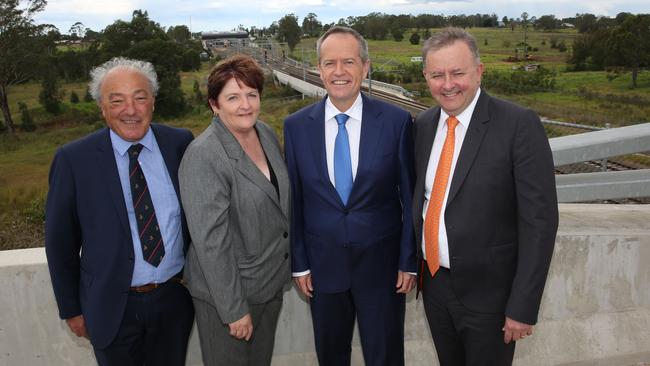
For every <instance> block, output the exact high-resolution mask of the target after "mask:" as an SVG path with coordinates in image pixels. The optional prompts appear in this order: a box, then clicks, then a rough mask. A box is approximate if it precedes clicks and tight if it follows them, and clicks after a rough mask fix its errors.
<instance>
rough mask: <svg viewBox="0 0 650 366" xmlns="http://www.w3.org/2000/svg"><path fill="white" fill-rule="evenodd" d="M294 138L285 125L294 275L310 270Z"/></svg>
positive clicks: (289, 127) (286, 122)
mask: <svg viewBox="0 0 650 366" xmlns="http://www.w3.org/2000/svg"><path fill="white" fill-rule="evenodd" d="M294 138H295V137H294V136H293V135H292V131H291V123H290V122H289V121H285V123H284V154H285V158H286V161H287V172H288V173H289V181H290V182H291V236H290V238H291V271H292V272H293V273H298V272H305V271H307V270H309V269H310V267H309V259H308V257H307V250H306V247H305V237H304V230H303V227H304V225H303V210H304V207H303V196H302V184H301V182H300V172H299V171H298V164H297V162H296V157H297V155H296V151H294V149H295V145H294Z"/></svg>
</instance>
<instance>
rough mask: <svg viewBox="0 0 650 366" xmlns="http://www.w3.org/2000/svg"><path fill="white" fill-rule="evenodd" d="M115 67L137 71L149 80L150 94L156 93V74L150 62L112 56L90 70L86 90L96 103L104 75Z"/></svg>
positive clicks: (99, 95) (99, 100) (100, 96)
mask: <svg viewBox="0 0 650 366" xmlns="http://www.w3.org/2000/svg"><path fill="white" fill-rule="evenodd" d="M116 69H126V70H130V71H135V72H139V73H140V74H142V75H143V76H144V77H146V78H147V80H149V86H150V87H151V94H152V95H153V96H154V97H155V96H156V95H157V94H158V76H157V75H156V70H155V69H154V67H153V65H152V64H151V62H147V61H140V60H133V59H129V58H124V57H114V58H112V59H110V60H108V61H106V62H104V63H103V64H101V65H99V66H97V67H95V68H94V69H92V70H91V71H90V82H89V83H88V91H89V92H90V95H91V96H92V97H93V99H94V100H95V101H96V102H97V103H100V102H101V100H102V95H101V89H102V83H103V82H104V79H105V78H106V75H108V74H109V73H110V72H111V71H113V70H116Z"/></svg>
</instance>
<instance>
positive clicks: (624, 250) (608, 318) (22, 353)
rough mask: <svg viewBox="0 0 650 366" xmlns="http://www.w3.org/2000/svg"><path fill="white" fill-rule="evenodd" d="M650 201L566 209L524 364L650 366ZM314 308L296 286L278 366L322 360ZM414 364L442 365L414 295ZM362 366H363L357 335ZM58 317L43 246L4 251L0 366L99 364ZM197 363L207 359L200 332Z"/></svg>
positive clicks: (518, 363) (408, 346)
mask: <svg viewBox="0 0 650 366" xmlns="http://www.w3.org/2000/svg"><path fill="white" fill-rule="evenodd" d="M649 222H650V206H648V205H645V206H644V205H637V206H619V205H560V230H559V232H558V237H557V240H556V250H555V253H554V256H553V261H552V264H551V269H550V273H549V278H548V281H547V285H546V290H545V293H544V297H543V300H542V307H541V311H540V318H539V323H538V324H537V326H536V327H535V334H534V335H533V336H532V337H530V338H527V339H526V340H525V341H521V342H519V343H518V344H517V351H516V353H515V362H514V365H515V366H542V365H544V366H546V365H548V366H551V365H557V366H587V365H589V366H592V365H593V366H650V290H649V288H650V287H649V285H650V265H648V263H650V225H649V224H648V223H649ZM313 350H314V345H313V335H312V327H311V320H310V315H309V306H308V304H307V302H306V301H305V300H304V299H302V298H301V297H300V296H298V293H297V291H296V290H295V289H294V288H293V287H290V286H287V291H286V292H285V296H284V305H283V309H282V313H281V315H280V321H279V325H278V330H277V337H276V345H275V354H274V359H273V363H272V365H273V366H293V365H296V366H310V365H317V361H316V356H315V354H314V351H313ZM405 351H406V365H409V366H425V365H426V366H437V365H438V363H437V361H436V355H435V350H434V347H433V344H432V342H431V336H430V334H429V329H428V327H427V325H426V320H425V318H424V310H423V306H422V301H421V300H420V299H417V300H416V299H415V297H414V296H413V294H410V295H409V296H408V297H407V307H406V324H405ZM352 359H353V363H352V364H353V365H354V366H357V365H363V357H362V355H361V349H360V346H359V342H358V337H357V336H356V335H355V339H354V342H353V351H352ZM93 364H95V361H94V357H93V355H92V350H91V348H90V345H89V343H88V342H87V341H86V340H84V339H80V338H77V337H75V336H74V335H73V334H72V333H71V332H70V331H68V329H67V327H66V325H65V323H64V322H63V321H61V320H59V319H58V314H57V309H56V304H55V301H54V296H53V293H52V288H51V283H50V279H49V274H48V270H47V265H46V262H45V254H44V250H43V249H42V248H36V249H26V250H14V251H5V252H0V366H14V365H29V366H32V365H33V366H40V365H52V366H59V365H93ZM187 364H188V365H201V356H200V349H199V345H198V337H197V334H196V331H194V332H193V334H192V338H191V342H190V351H189V355H188V360H187Z"/></svg>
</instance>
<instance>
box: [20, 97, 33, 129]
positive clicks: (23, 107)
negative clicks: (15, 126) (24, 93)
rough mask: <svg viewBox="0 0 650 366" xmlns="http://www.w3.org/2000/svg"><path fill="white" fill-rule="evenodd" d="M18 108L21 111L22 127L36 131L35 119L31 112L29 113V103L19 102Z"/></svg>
mask: <svg viewBox="0 0 650 366" xmlns="http://www.w3.org/2000/svg"><path fill="white" fill-rule="evenodd" d="M18 110H19V111H20V129H22V130H23V131H26V132H31V131H34V130H35V129H36V125H35V124H34V119H33V118H32V116H31V114H29V110H28V109H27V104H25V103H23V102H18Z"/></svg>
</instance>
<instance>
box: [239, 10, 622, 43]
mask: <svg viewBox="0 0 650 366" xmlns="http://www.w3.org/2000/svg"><path fill="white" fill-rule="evenodd" d="M630 15H632V14H631V13H620V14H618V15H616V16H615V17H602V16H596V15H594V14H590V13H584V14H576V15H575V16H573V17H565V18H557V17H556V16H555V15H553V14H545V15H541V16H539V17H536V16H529V14H528V13H526V12H524V13H522V14H521V16H520V17H517V18H512V17H507V16H503V17H501V18H499V16H498V15H497V14H495V13H492V14H478V13H477V14H470V15H465V14H460V15H448V16H446V15H436V14H419V15H411V14H400V15H393V14H385V13H380V12H373V13H370V14H367V15H363V16H348V17H346V18H340V19H339V20H338V21H337V22H332V23H325V24H324V23H323V22H321V21H320V20H318V16H317V15H316V14H315V13H309V14H307V16H305V17H304V18H303V19H302V22H300V18H299V17H298V16H296V15H295V14H293V13H291V14H287V15H285V16H284V17H282V18H281V19H279V20H277V21H274V22H273V23H271V25H269V26H268V27H262V28H258V27H250V28H243V29H244V30H246V31H248V32H249V33H250V34H251V35H252V36H255V37H276V38H277V39H278V40H279V41H281V42H287V44H288V46H289V48H290V49H291V50H293V48H294V47H295V46H296V45H297V44H298V42H299V41H300V38H301V37H318V36H319V35H320V34H322V33H323V32H326V31H327V30H328V29H329V28H331V27H333V26H335V25H342V26H346V27H351V28H353V29H355V30H356V31H358V32H359V33H360V34H361V35H363V36H364V37H365V38H366V39H372V40H384V39H393V40H395V41H398V42H400V41H402V40H403V39H404V38H405V33H406V32H407V31H409V30H413V29H414V30H415V31H416V32H414V33H412V34H411V37H413V35H414V34H418V36H419V32H420V31H422V30H424V31H425V32H426V31H427V30H429V29H433V28H444V27H449V26H453V27H461V28H473V27H503V28H510V29H511V30H513V31H514V29H515V28H516V27H518V26H522V27H529V26H530V27H532V28H533V29H534V30H538V31H552V30H557V29H561V28H575V29H576V30H577V31H578V32H579V33H588V32H592V31H593V30H596V29H602V28H609V27H612V26H615V25H617V24H620V23H621V22H622V20H623V19H625V18H627V17H628V16H630ZM410 39H411V38H409V40H410ZM418 40H419V38H418Z"/></svg>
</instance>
